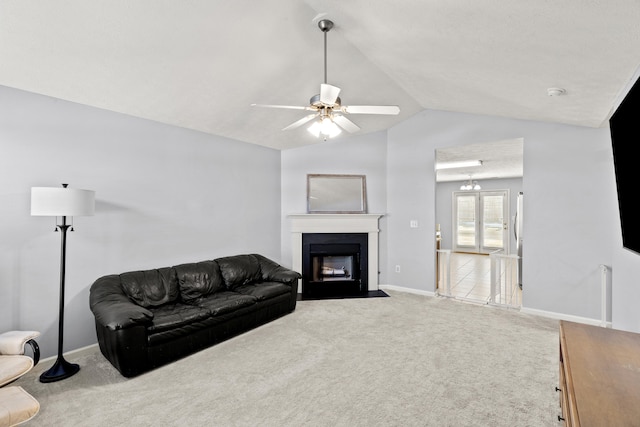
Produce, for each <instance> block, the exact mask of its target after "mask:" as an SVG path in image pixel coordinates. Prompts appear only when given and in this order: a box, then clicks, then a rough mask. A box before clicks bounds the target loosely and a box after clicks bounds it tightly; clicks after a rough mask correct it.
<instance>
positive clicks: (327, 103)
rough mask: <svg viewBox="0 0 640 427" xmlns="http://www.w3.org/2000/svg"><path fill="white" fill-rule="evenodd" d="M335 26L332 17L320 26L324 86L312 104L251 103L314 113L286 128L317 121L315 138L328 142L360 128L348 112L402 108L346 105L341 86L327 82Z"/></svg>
mask: <svg viewBox="0 0 640 427" xmlns="http://www.w3.org/2000/svg"><path fill="white" fill-rule="evenodd" d="M333 26H334V25H333V22H332V21H330V20H328V19H322V20H320V21H318V28H320V30H321V31H322V33H323V35H324V83H322V84H321V85H320V93H319V94H317V95H314V96H312V97H311V99H310V100H309V105H308V106H306V107H303V106H292V105H273V104H251V106H253V107H267V108H286V109H294V110H306V111H313V112H314V113H313V114H309V115H307V116H305V117H303V118H301V119H299V120H297V121H295V122H293V123H291V124H290V125H289V126H286V127H284V128H283V129H282V130H291V129H295V128H298V127H300V126H302V125H304V124H306V123H308V122H311V121H313V123H311V125H310V126H309V127H308V128H307V130H308V131H309V133H311V134H312V135H314V136H315V137H317V138H318V137H320V138H323V139H324V140H325V141H326V140H327V138H333V137H335V136H337V135H339V134H340V133H341V132H342V130H346V131H347V132H349V133H354V132H357V131H359V130H360V127H359V126H358V125H356V124H355V123H354V122H352V121H351V120H349V119H348V118H347V117H346V116H345V115H346V114H386V115H397V114H399V113H400V107H398V106H397V105H351V106H346V105H345V106H343V105H342V101H341V99H340V97H339V96H338V95H339V94H340V90H341V89H340V88H339V87H336V86H332V85H330V84H328V83H327V33H328V32H329V31H330V30H331V29H332V28H333Z"/></svg>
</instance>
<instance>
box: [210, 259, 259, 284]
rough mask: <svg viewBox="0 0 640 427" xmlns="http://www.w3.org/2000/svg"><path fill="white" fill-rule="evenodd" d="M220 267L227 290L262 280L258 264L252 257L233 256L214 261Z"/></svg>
mask: <svg viewBox="0 0 640 427" xmlns="http://www.w3.org/2000/svg"><path fill="white" fill-rule="evenodd" d="M215 261H216V262H217V263H218V265H219V266H220V273H221V274H222V278H223V279H224V285H225V286H226V287H227V289H229V290H231V291H232V290H233V289H234V288H235V287H236V286H240V285H247V284H249V283H254V282H258V281H260V280H261V279H262V273H261V272H260V263H259V262H258V260H257V259H256V257H254V256H253V255H233V256H228V257H224V258H217V259H216V260H215Z"/></svg>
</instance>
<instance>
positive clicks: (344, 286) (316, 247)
mask: <svg viewBox="0 0 640 427" xmlns="http://www.w3.org/2000/svg"><path fill="white" fill-rule="evenodd" d="M368 242H369V237H368V234H367V233H303V234H302V296H303V297H318V296H348V295H361V294H366V293H367V291H368V286H369V285H368V278H369V277H368V253H369V251H368Z"/></svg>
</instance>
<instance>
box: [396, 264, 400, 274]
mask: <svg viewBox="0 0 640 427" xmlns="http://www.w3.org/2000/svg"><path fill="white" fill-rule="evenodd" d="M396 273H400V266H399V265H396Z"/></svg>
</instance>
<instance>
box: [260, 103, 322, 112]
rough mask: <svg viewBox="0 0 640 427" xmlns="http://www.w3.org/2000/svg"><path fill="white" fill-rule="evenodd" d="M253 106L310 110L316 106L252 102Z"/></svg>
mask: <svg viewBox="0 0 640 427" xmlns="http://www.w3.org/2000/svg"><path fill="white" fill-rule="evenodd" d="M251 106H252V107H266V108H286V109H289V110H309V111H313V110H315V108H311V107H302V106H297V105H273V104H251Z"/></svg>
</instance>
